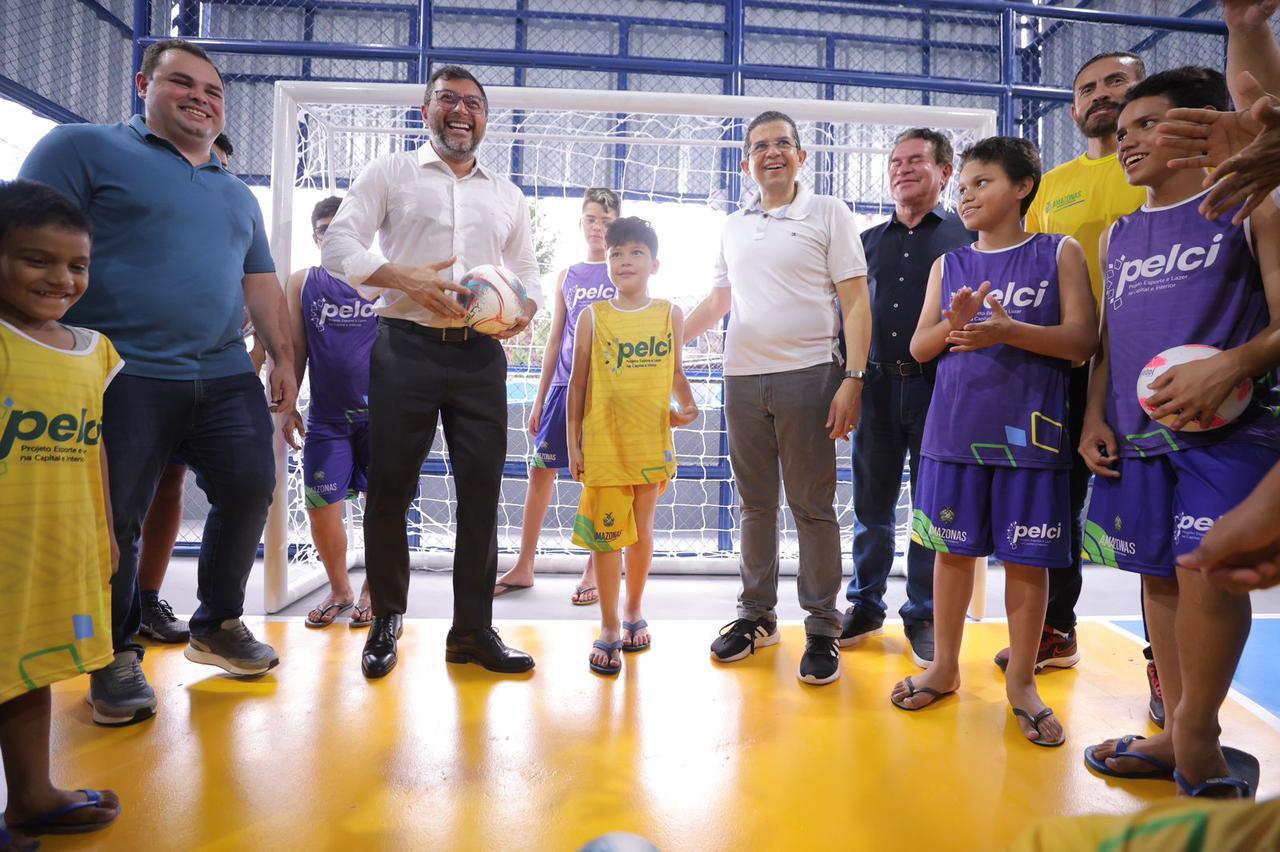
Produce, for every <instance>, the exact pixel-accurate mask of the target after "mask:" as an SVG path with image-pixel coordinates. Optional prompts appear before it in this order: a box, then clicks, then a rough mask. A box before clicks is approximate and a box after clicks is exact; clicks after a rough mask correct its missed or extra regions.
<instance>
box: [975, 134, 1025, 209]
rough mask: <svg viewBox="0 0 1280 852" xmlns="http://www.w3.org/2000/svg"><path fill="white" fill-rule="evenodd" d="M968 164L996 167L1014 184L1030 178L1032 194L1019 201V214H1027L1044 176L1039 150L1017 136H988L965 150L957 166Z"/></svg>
mask: <svg viewBox="0 0 1280 852" xmlns="http://www.w3.org/2000/svg"><path fill="white" fill-rule="evenodd" d="M970 162H979V163H991V164H993V165H997V166H999V167H1000V168H1002V169H1004V173H1005V174H1006V175H1008V176H1009V180H1011V181H1012V182H1014V183H1019V182H1021V181H1024V180H1026V179H1027V178H1031V192H1029V193H1027V197H1026V198H1024V199H1022V215H1024V216H1025V215H1026V214H1027V211H1028V210H1030V209H1031V202H1032V201H1033V200H1034V199H1035V197H1036V193H1037V192H1038V191H1039V190H1040V176H1041V175H1042V174H1043V173H1044V167H1043V166H1041V164H1040V151H1039V150H1038V149H1037V148H1036V146H1035V143H1034V142H1031V141H1030V140H1027V139H1019V138H1017V137H1016V136H988V137H987V138H986V139H983V140H981V141H978V142H975V143H974V144H972V145H970V146H969V147H968V148H965V149H964V153H963V154H961V155H960V167H961V168H964V166H965V164H966V163H970Z"/></svg>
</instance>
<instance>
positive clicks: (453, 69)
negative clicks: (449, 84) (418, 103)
mask: <svg viewBox="0 0 1280 852" xmlns="http://www.w3.org/2000/svg"><path fill="white" fill-rule="evenodd" d="M437 80H470V81H471V82H472V83H475V84H476V88H477V89H479V90H480V97H482V98H484V109H485V112H488V111H489V96H488V95H487V94H485V91H484V84H483V83H481V82H480V81H479V80H477V79H476V75H475V74H472V73H471V72H470V71H468V70H467V69H465V68H463V67H462V66H461V65H441V66H440V67H439V68H436V69H435V70H434V71H432V72H431V76H430V77H428V78H427V88H426V90H425V91H424V92H423V94H422V102H423V103H424V104H425V103H426V102H427V101H429V100H431V93H432V91H434V90H435V86H436V81H437Z"/></svg>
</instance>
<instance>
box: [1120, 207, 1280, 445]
mask: <svg viewBox="0 0 1280 852" xmlns="http://www.w3.org/2000/svg"><path fill="white" fill-rule="evenodd" d="M1202 196H1203V193H1201V195H1197V196H1195V197H1193V198H1189V199H1187V200H1186V201H1183V202H1181V203H1179V204H1174V205H1172V206H1169V207H1157V208H1150V207H1147V206H1143V207H1140V208H1138V209H1137V210H1136V211H1134V212H1133V213H1130V214H1129V215H1128V216H1121V217H1120V218H1119V219H1117V220H1116V222H1115V224H1114V225H1112V226H1111V231H1110V241H1109V243H1108V246H1107V257H1106V269H1105V271H1104V273H1103V299H1104V301H1105V306H1104V307H1105V310H1106V317H1107V338H1108V342H1109V346H1110V349H1109V351H1108V353H1107V354H1108V356H1109V360H1110V376H1109V379H1110V385H1109V387H1108V392H1107V423H1108V425H1110V426H1111V428H1112V430H1113V431H1114V432H1115V435H1116V442H1117V444H1118V446H1119V451H1120V455H1121V457H1135V456H1153V455H1160V454H1162V453H1169V452H1175V451H1177V450H1184V449H1186V448H1188V447H1200V446H1205V445H1207V444H1216V443H1218V442H1220V441H1224V440H1228V439H1230V440H1237V441H1248V442H1250V443H1261V444H1267V445H1270V446H1275V445H1276V444H1277V442H1280V419H1277V412H1276V410H1275V409H1272V408H1268V407H1265V406H1264V405H1263V404H1262V403H1261V402H1255V403H1253V404H1251V405H1250V406H1249V408H1248V409H1246V410H1245V412H1244V414H1242V415H1241V416H1240V417H1239V418H1238V419H1237V420H1236V421H1235V422H1233V423H1231V424H1230V425H1228V426H1224V427H1222V428H1221V429H1214V430H1211V431H1206V432H1174V431H1173V430H1171V429H1167V428H1165V427H1164V426H1162V425H1160V424H1159V423H1156V422H1153V421H1152V420H1151V418H1150V417H1148V416H1147V414H1146V412H1145V411H1143V410H1142V407H1141V406H1140V405H1139V404H1138V395H1137V384H1138V373H1140V372H1141V371H1142V368H1143V367H1145V366H1146V364H1147V362H1148V361H1150V360H1151V359H1152V358H1153V357H1155V356H1156V355H1158V354H1160V353H1161V352H1163V351H1164V350H1166V349H1169V348H1171V347H1174V346H1181V345H1183V344H1187V343H1199V344H1204V345H1208V346H1214V347H1217V348H1218V349H1232V348H1234V347H1237V346H1240V345H1242V344H1244V343H1247V342H1248V341H1249V340H1250V339H1252V338H1253V337H1255V336H1257V334H1258V333H1259V332H1260V331H1262V330H1263V329H1264V328H1266V327H1267V325H1268V324H1269V323H1270V321H1271V320H1270V312H1269V311H1268V309H1267V300H1266V294H1265V293H1264V292H1263V289H1262V275H1261V273H1260V272H1259V271H1258V262H1257V260H1256V259H1255V258H1254V256H1253V250H1252V246H1251V241H1252V239H1251V236H1250V234H1249V231H1248V227H1249V223H1248V222H1246V223H1245V224H1244V225H1232V224H1231V217H1232V216H1234V215H1235V213H1236V211H1237V210H1239V207H1235V208H1233V209H1231V210H1229V211H1227V212H1226V213H1224V214H1222V215H1221V216H1219V217H1218V218H1217V219H1213V220H1209V219H1206V218H1205V217H1204V216H1203V215H1201V213H1200V210H1199V206H1200V198H1201V197H1202ZM1274 379H1275V377H1274V374H1270V375H1267V376H1262V377H1258V378H1257V379H1255V381H1254V399H1255V400H1262V399H1266V398H1267V397H1268V396H1270V394H1271V391H1272V389H1273V388H1274V386H1275V380H1274Z"/></svg>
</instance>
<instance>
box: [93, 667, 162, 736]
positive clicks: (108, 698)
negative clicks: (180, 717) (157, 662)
mask: <svg viewBox="0 0 1280 852" xmlns="http://www.w3.org/2000/svg"><path fill="white" fill-rule="evenodd" d="M84 700H85V703H86V704H88V705H89V706H90V707H92V708H93V721H94V722H96V723H97V724H99V725H106V726H108V727H119V726H122V725H132V724H134V723H135V722H141V721H142V720H144V719H150V718H151V717H152V716H154V715H155V714H156V691H155V690H154V689H152V688H151V685H150V684H148V683H147V676H146V675H145V674H143V673H142V663H141V662H140V661H139V659H138V652H137V651H121V652H119V653H118V654H116V658H115V659H114V660H112V661H111V663H110V664H109V665H108V666H107V667H106V668H105V669H99V670H98V671H96V672H93V673H92V674H90V675H89V692H88V693H87V694H86V695H85V697H84Z"/></svg>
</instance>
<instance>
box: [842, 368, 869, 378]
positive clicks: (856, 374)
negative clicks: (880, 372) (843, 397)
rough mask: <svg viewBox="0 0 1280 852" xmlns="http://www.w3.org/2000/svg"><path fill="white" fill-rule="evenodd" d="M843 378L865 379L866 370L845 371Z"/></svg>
mask: <svg viewBox="0 0 1280 852" xmlns="http://www.w3.org/2000/svg"><path fill="white" fill-rule="evenodd" d="M844 377H845V378H846V379H866V377H867V371H866V370H845V371H844Z"/></svg>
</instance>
